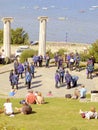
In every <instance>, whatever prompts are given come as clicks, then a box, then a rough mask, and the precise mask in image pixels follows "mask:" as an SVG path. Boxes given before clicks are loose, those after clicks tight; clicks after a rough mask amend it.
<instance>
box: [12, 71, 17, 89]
mask: <svg viewBox="0 0 98 130" xmlns="http://www.w3.org/2000/svg"><path fill="white" fill-rule="evenodd" d="M11 81H12V89H14V86H16V89H18V81H19V77H18V74H17V73H16V71H14V73H13V75H12V77H11Z"/></svg>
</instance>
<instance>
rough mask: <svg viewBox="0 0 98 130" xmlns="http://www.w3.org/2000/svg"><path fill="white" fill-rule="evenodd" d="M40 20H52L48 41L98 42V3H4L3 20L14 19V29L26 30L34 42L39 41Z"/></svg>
mask: <svg viewBox="0 0 98 130" xmlns="http://www.w3.org/2000/svg"><path fill="white" fill-rule="evenodd" d="M39 16H47V17H48V22H47V29H46V32H47V34H46V40H47V41H57V42H59V41H65V42H78V43H93V42H95V41H96V40H98V0H0V19H2V18H3V17H13V18H14V21H13V22H12V23H11V28H13V29H16V28H17V27H20V28H23V29H24V30H25V32H27V33H28V34H29V37H30V40H31V41H38V40H39V20H38V17H39ZM0 29H3V22H2V21H0Z"/></svg>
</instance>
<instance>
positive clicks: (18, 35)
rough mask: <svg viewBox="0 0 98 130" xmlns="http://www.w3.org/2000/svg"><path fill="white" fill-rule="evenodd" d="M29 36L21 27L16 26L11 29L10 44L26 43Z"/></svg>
mask: <svg viewBox="0 0 98 130" xmlns="http://www.w3.org/2000/svg"><path fill="white" fill-rule="evenodd" d="M28 42H29V36H28V34H27V33H26V32H25V31H24V30H23V28H16V30H13V29H12V30H11V44H28Z"/></svg>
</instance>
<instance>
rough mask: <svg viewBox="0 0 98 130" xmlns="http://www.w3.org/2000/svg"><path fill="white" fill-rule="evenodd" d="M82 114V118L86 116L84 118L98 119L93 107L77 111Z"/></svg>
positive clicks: (97, 113)
mask: <svg viewBox="0 0 98 130" xmlns="http://www.w3.org/2000/svg"><path fill="white" fill-rule="evenodd" d="M79 113H80V114H81V116H82V118H86V119H88V120H89V119H98V112H96V109H95V107H91V108H90V111H85V112H84V111H82V110H81V109H80V112H79Z"/></svg>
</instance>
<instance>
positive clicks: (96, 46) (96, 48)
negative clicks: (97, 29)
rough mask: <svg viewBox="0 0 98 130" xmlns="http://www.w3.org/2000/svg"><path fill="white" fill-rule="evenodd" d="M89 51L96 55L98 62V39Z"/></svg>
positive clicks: (97, 61)
mask: <svg viewBox="0 0 98 130" xmlns="http://www.w3.org/2000/svg"><path fill="white" fill-rule="evenodd" d="M89 53H90V55H93V56H94V57H95V60H96V63H98V40H97V41H96V42H95V43H93V44H92V45H91V48H90V49H89Z"/></svg>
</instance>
